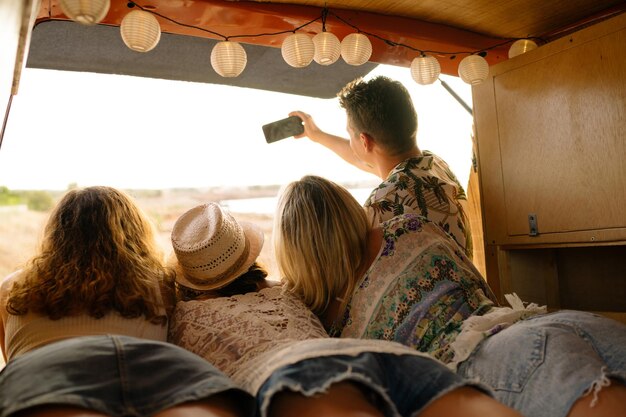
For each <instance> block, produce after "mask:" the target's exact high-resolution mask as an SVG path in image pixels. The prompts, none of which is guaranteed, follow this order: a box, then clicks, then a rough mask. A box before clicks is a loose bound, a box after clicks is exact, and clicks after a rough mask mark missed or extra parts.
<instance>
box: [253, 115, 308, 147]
mask: <svg viewBox="0 0 626 417" xmlns="http://www.w3.org/2000/svg"><path fill="white" fill-rule="evenodd" d="M303 132H304V126H302V119H301V118H299V117H298V116H289V117H287V118H286V119H281V120H277V121H275V122H272V123H268V124H266V125H263V134H264V135H265V141H266V142H267V143H273V142H277V141H279V140H281V139H285V138H288V137H291V136H295V135H299V134H301V133H303Z"/></svg>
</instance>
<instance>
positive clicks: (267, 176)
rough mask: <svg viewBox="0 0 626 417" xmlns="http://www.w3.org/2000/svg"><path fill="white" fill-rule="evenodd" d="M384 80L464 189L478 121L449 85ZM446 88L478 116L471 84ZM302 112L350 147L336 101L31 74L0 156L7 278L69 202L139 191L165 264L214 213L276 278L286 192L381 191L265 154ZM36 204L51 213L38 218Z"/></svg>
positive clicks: (323, 156) (402, 77) (294, 148)
mask: <svg viewBox="0 0 626 417" xmlns="http://www.w3.org/2000/svg"><path fill="white" fill-rule="evenodd" d="M381 74H383V75H387V76H389V77H390V78H393V79H396V80H398V81H401V82H402V83H403V84H404V85H405V86H406V87H407V88H408V89H409V91H410V92H411V95H412V97H413V100H414V104H415V108H416V111H417V113H418V123H419V126H418V145H419V146H420V148H421V149H427V150H430V151H432V152H434V153H436V154H438V155H440V156H441V157H442V158H444V159H445V160H446V161H447V162H448V164H449V165H450V167H451V168H452V170H453V171H454V173H455V174H456V175H457V177H458V178H459V180H460V182H461V183H462V184H463V185H464V186H466V185H467V182H468V177H469V173H470V169H471V161H472V143H471V129H472V126H471V125H472V117H471V115H470V114H469V113H468V112H467V110H466V109H464V108H463V106H462V105H460V104H459V103H458V102H457V100H455V98H454V97H453V96H452V95H451V94H450V93H449V92H448V91H446V90H445V89H444V88H443V87H442V85H440V83H439V82H436V83H435V84H433V85H429V86H421V85H418V84H416V83H415V82H414V81H413V80H412V79H411V76H410V71H409V69H408V68H401V67H394V66H387V65H379V66H377V67H376V68H375V69H374V70H373V71H372V72H370V73H369V74H368V75H367V76H366V78H370V77H374V76H376V75H381ZM441 79H442V80H444V81H445V82H446V83H447V84H448V85H449V86H450V87H451V88H452V89H453V90H454V91H455V92H456V93H457V94H458V95H459V96H460V97H461V98H462V99H463V100H464V101H465V102H466V103H467V104H468V105H469V106H470V107H471V87H470V86H469V85H468V84H465V83H464V82H463V81H461V80H460V79H459V78H457V77H451V76H446V75H442V76H441ZM292 110H303V111H306V112H307V113H309V114H311V115H312V116H313V117H314V119H315V121H316V123H317V124H318V125H319V126H320V127H321V128H322V129H324V130H326V131H329V132H331V133H334V134H336V135H339V136H343V137H347V133H346V130H345V126H346V119H345V112H344V110H343V109H342V108H340V107H339V104H338V101H337V99H335V98H333V99H320V98H312V97H307V96H299V95H292V94H285V93H277V92H271V91H265V90H257V89H250V88H242V87H233V86H227V85H216V84H208V83H196V82H186V81H171V80H162V79H153V78H141V77H133V76H122V75H105V74H95V73H88V72H70V71H54V70H43V69H34V68H26V69H25V70H24V71H23V73H22V78H21V81H20V88H19V91H18V94H17V95H16V96H15V97H14V98H13V103H12V106H11V112H10V115H9V118H8V121H7V126H6V131H5V135H4V138H3V142H2V146H1V148H0V187H3V188H2V189H1V190H0V198H1V199H0V204H1V206H0V210H2V211H3V214H2V216H0V217H1V220H0V235H1V236H3V238H2V239H0V246H1V248H0V249H1V250H0V254H2V255H1V258H0V275H2V276H6V275H7V274H8V273H10V272H12V271H14V270H15V269H16V268H18V267H19V265H20V264H21V262H23V261H25V260H26V259H28V258H29V257H30V256H31V254H32V253H33V252H34V249H35V245H36V243H37V240H38V238H39V233H40V230H41V228H42V227H43V224H44V222H45V220H46V218H47V211H48V208H49V206H51V204H53V203H54V202H55V201H56V199H57V198H58V197H59V196H60V195H62V193H63V192H64V191H65V190H67V189H68V188H71V187H76V186H78V187H83V186H89V185H109V186H113V187H117V188H120V189H124V190H126V191H129V192H130V194H131V195H133V196H134V197H135V198H136V199H137V200H138V202H139V204H140V205H141V206H142V207H143V208H144V210H146V212H147V213H148V214H149V215H150V216H151V217H152V218H153V219H154V221H155V223H156V225H157V228H158V231H159V237H160V240H161V242H162V244H163V247H164V251H165V252H166V253H169V251H170V250H171V246H170V245H169V233H170V231H171V227H172V225H173V223H174V221H175V220H176V219H177V218H178V216H180V215H181V214H182V213H183V212H184V211H186V210H188V209H190V208H192V207H193V206H195V205H197V204H201V203H203V202H206V201H218V202H220V203H221V204H222V205H224V206H226V207H228V209H229V210H230V211H231V212H232V213H233V215H234V216H235V217H236V218H238V220H247V221H253V222H256V223H258V224H260V225H261V226H262V228H263V230H264V231H265V238H266V243H265V247H264V250H263V253H262V255H261V262H263V263H264V264H265V266H266V267H267V268H268V269H269V270H270V274H271V276H272V277H275V274H276V271H275V266H274V264H273V253H272V249H271V244H270V242H271V225H272V219H273V209H274V205H275V197H276V194H277V192H278V190H279V188H280V186H281V185H283V184H286V183H288V182H289V181H292V180H296V179H298V178H300V177H301V176H303V175H305V174H315V175H321V176H324V177H327V178H329V179H332V180H333V181H335V182H338V183H341V184H343V185H345V186H346V187H348V188H349V189H350V190H351V191H352V192H353V194H354V195H355V197H356V198H357V199H358V200H359V201H365V199H366V197H367V195H368V194H369V191H371V189H372V188H373V187H375V186H376V185H377V184H378V183H379V182H380V180H379V179H378V178H377V177H375V176H373V175H371V174H368V173H365V172H362V171H360V170H358V169H356V168H354V167H352V166H350V165H348V164H346V163H345V162H344V161H343V160H341V159H340V158H339V157H337V156H335V155H334V154H333V153H331V152H330V151H329V150H327V149H325V148H323V147H322V146H320V145H318V144H315V143H313V142H311V141H309V140H308V139H306V138H304V139H298V140H296V139H293V138H289V139H285V140H281V141H279V142H275V143H272V144H267V143H266V142H265V138H264V136H263V131H262V129H261V126H262V125H264V124H266V123H269V122H272V121H275V120H278V119H281V118H284V117H287V115H288V113H289V112H290V111H292ZM2 195H3V196H2ZM16 196H17V199H16ZM33 196H35V197H33ZM46 196H48V197H46ZM29 198H30V199H33V198H39V200H43V202H41V201H40V202H39V207H33V204H32V202H30V203H29ZM29 205H30V206H31V207H30V209H29V207H28V206H29ZM9 236H10V237H11V239H8V237H9Z"/></svg>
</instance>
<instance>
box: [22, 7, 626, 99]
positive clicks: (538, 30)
mask: <svg viewBox="0 0 626 417" xmlns="http://www.w3.org/2000/svg"><path fill="white" fill-rule="evenodd" d="M132 3H133V2H129V1H128V0H111V7H110V9H109V12H108V13H107V16H106V17H105V18H104V20H103V21H102V22H101V24H99V25H96V26H92V27H85V26H81V25H80V24H78V23H74V22H69V21H67V17H66V16H65V15H64V14H63V13H62V11H61V8H60V6H59V0H44V1H42V2H41V8H40V11H39V14H38V16H37V24H36V26H35V29H34V30H33V34H32V41H31V45H30V52H29V56H28V60H27V66H29V67H34V68H50V69H62V70H74V71H91V72H100V73H113V74H128V75H137V76H145V77H155V78H164V79H176V80H188V81H197V82H207V83H218V84H228V85H233V86H242V87H252V88H261V89H266V90H271V91H281V92H287V93H293V94H300V95H309V96H314V97H323V98H330V97H334V96H335V94H336V93H337V91H338V90H339V89H340V88H341V87H342V86H343V85H345V84H346V83H347V82H348V81H350V80H352V79H354V78H357V77H359V76H362V75H365V74H367V73H369V72H370V71H371V70H372V69H373V68H375V66H376V64H377V63H385V64H391V65H398V66H404V67H408V66H409V65H410V62H411V60H412V59H413V58H415V57H416V56H418V55H419V51H420V50H426V51H434V52H433V55H435V56H437V58H438V61H439V62H440V64H441V71H442V73H444V74H450V75H457V68H458V62H459V61H460V59H459V58H458V56H457V55H459V54H461V56H462V55H463V54H467V53H471V52H479V51H484V52H486V56H485V58H486V59H487V61H488V62H489V64H490V65H493V64H496V63H498V62H501V61H503V60H506V59H508V48H509V46H510V43H511V42H513V41H514V40H515V38H527V37H532V38H536V39H537V40H538V43H540V44H541V43H545V42H549V41H551V40H554V39H556V38H558V37H561V36H565V35H567V34H568V33H570V32H573V31H574V30H578V29H580V28H581V27H583V26H585V25H589V24H592V23H595V22H597V21H600V20H603V19H606V18H609V17H612V16H614V15H616V14H620V13H623V12H624V11H626V1H624V0H558V1H556V0H552V1H546V0H495V1H494V0H395V1H372V0H273V1H269V2H268V1H265V0H257V1H227V0H184V1H179V0H178V1H172V0H137V1H134V3H136V4H137V5H138V6H141V7H142V8H145V9H146V10H149V11H151V12H153V13H155V15H156V16H157V18H158V20H159V24H160V25H161V30H162V32H163V33H162V36H161V41H160V43H159V45H157V47H156V48H155V49H153V50H152V51H150V52H147V53H145V54H142V53H137V52H133V51H130V50H129V49H128V48H126V46H125V45H124V44H123V42H122V41H121V39H120V35H119V25H120V24H121V20H122V19H123V17H124V16H125V15H126V14H127V13H128V12H129V11H130V9H129V7H130V6H132ZM325 8H327V9H325ZM323 10H328V11H330V12H332V13H329V14H328V16H327V18H326V19H325V20H324V21H323V20H322V19H319V18H320V15H323V13H322V12H323ZM322 22H324V24H322ZM181 23H182V24H181ZM305 24H306V27H304V28H302V29H300V30H301V31H302V32H304V33H308V34H311V35H313V34H315V33H319V32H321V31H322V30H323V29H326V30H328V31H330V32H332V33H335V34H336V35H337V36H338V37H339V39H342V38H343V37H344V36H346V35H347V34H349V33H353V32H354V31H355V30H356V29H355V28H357V29H358V30H360V31H362V32H364V33H366V34H368V35H369V36H368V37H369V38H370V41H371V42H372V47H373V52H372V56H371V58H370V62H369V63H367V64H366V65H363V66H357V67H354V66H350V65H347V64H345V63H344V62H343V61H342V60H339V61H337V62H336V63H334V64H332V65H329V66H321V65H318V64H315V63H312V64H311V65H309V66H308V67H306V68H300V69H294V68H291V67H289V66H288V65H287V64H286V63H285V62H284V60H283V59H282V56H281V53H280V45H281V44H282V41H283V40H284V39H285V37H286V36H288V35H289V34H290V33H291V32H292V31H293V30H294V28H298V27H300V26H302V25H305ZM207 30H210V31H212V32H217V33H218V34H221V35H222V36H227V37H233V38H232V40H236V41H241V42H242V43H243V45H244V48H245V50H246V52H247V55H248V64H247V66H246V69H245V70H244V72H243V73H242V74H241V75H240V76H239V77H236V78H222V77H220V76H218V75H217V74H216V73H215V72H214V71H213V69H212V68H211V65H210V52H211V49H212V47H213V45H215V43H216V41H219V40H223V39H222V38H221V37H220V36H215V35H214V34H212V33H210V32H207ZM281 31H282V32H281ZM279 32H280V33H279ZM268 33H272V34H273V35H272V36H265V35H266V34H268ZM254 34H262V35H254ZM263 34H264V35H263ZM237 35H245V37H244V38H240V39H236V36H237ZM372 35H374V36H372ZM507 42H509V43H507ZM398 45H401V46H398ZM406 45H408V46H409V47H405V46H406ZM437 51H439V53H437ZM453 52H458V53H453Z"/></svg>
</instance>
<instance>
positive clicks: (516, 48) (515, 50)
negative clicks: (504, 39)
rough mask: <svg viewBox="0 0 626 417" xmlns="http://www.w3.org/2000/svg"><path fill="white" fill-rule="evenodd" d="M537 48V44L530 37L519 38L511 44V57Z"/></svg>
mask: <svg viewBox="0 0 626 417" xmlns="http://www.w3.org/2000/svg"><path fill="white" fill-rule="evenodd" d="M533 49H537V44H536V43H535V42H534V41H531V40H530V39H519V40H517V41H515V42H513V44H512V45H511V47H510V48H509V58H513V57H516V56H518V55H521V54H523V53H526V52H528V51H532V50H533Z"/></svg>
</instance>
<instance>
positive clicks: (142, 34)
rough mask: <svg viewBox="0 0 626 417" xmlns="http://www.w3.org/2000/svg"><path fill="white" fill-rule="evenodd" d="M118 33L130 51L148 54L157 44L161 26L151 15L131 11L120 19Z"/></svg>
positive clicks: (141, 11)
mask: <svg viewBox="0 0 626 417" xmlns="http://www.w3.org/2000/svg"><path fill="white" fill-rule="evenodd" d="M120 33H121V34H122V40H123V41H124V43H125V44H126V46H128V47H129V48H130V49H132V50H133V51H137V52H148V51H150V50H152V49H154V47H155V46H157V44H158V43H159V40H160V39H161V26H160V25H159V21H158V20H157V19H156V17H154V15H153V14H152V13H149V12H146V11H143V10H133V11H132V12H130V13H128V14H127V15H126V16H124V19H122V23H121V25H120Z"/></svg>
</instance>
